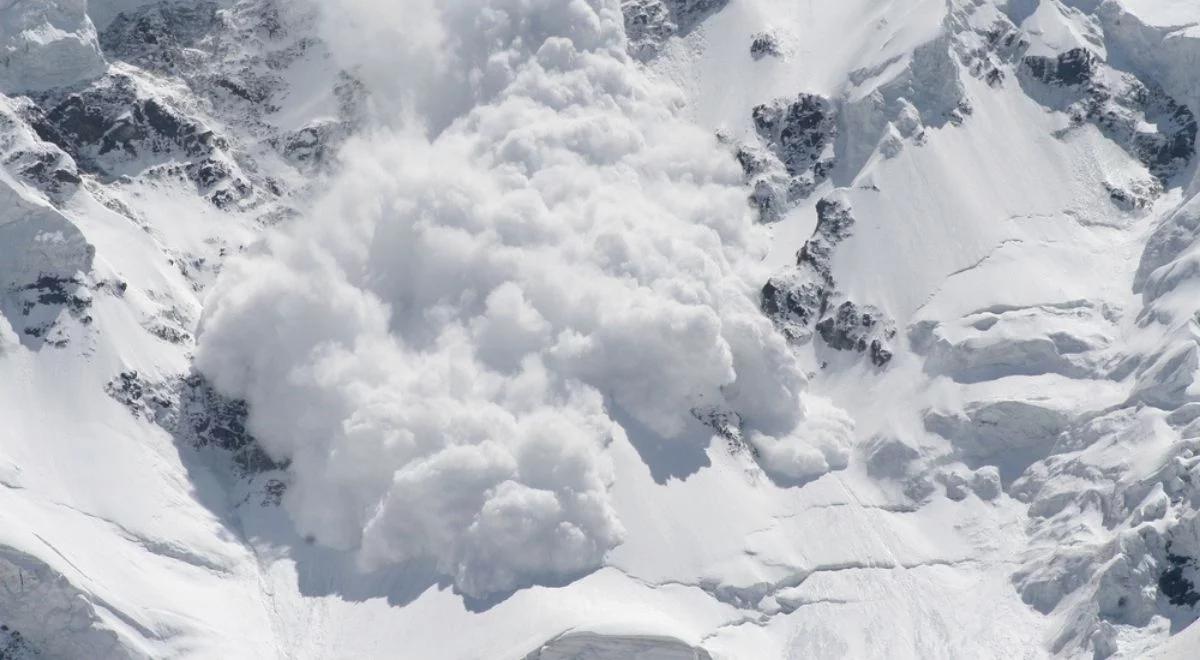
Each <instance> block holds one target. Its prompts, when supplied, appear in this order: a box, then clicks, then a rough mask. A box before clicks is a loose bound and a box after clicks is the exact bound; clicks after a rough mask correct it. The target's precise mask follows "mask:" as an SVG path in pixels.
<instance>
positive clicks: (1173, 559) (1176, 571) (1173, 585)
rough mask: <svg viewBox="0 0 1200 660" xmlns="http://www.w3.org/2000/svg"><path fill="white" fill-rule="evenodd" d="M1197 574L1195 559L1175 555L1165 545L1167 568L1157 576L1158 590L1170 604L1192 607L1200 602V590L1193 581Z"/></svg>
mask: <svg viewBox="0 0 1200 660" xmlns="http://www.w3.org/2000/svg"><path fill="white" fill-rule="evenodd" d="M1198 575H1200V574H1198V572H1197V569H1196V561H1195V560H1194V559H1192V558H1191V557H1186V556H1183V555H1176V554H1173V553H1172V552H1171V546H1170V545H1168V546H1167V568H1166V570H1164V571H1163V572H1162V573H1161V574H1160V575H1159V577H1158V590H1159V592H1161V593H1162V595H1163V596H1166V598H1167V602H1168V603H1170V604H1172V605H1179V606H1183V607H1194V606H1195V605H1196V604H1197V603H1200V592H1197V591H1196V584H1195V583H1194V582H1193V579H1195V578H1196V577H1197V576H1198Z"/></svg>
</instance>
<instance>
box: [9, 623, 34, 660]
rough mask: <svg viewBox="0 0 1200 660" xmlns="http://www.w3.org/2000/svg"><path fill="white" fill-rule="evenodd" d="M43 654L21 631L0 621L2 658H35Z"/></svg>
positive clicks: (30, 659) (19, 659)
mask: <svg viewBox="0 0 1200 660" xmlns="http://www.w3.org/2000/svg"><path fill="white" fill-rule="evenodd" d="M40 657H42V654H40V653H38V651H37V649H35V648H34V647H33V645H32V644H30V643H29V640H27V639H25V637H23V636H22V635H21V633H20V631H17V630H13V629H12V628H9V627H8V626H7V625H5V624H3V623H0V660H33V659H34V658H40Z"/></svg>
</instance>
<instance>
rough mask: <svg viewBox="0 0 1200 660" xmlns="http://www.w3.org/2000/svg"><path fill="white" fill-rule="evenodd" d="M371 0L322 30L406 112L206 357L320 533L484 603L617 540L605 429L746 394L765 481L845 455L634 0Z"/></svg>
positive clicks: (673, 425) (253, 289)
mask: <svg viewBox="0 0 1200 660" xmlns="http://www.w3.org/2000/svg"><path fill="white" fill-rule="evenodd" d="M379 4H382V3H362V2H360V1H358V0H344V1H342V2H338V3H332V5H333V6H331V7H330V8H329V14H330V15H331V16H333V20H331V22H330V34H331V40H332V42H333V43H334V45H335V47H336V49H337V50H338V52H340V53H341V54H342V56H343V57H344V58H346V59H347V61H348V62H350V63H352V64H354V65H355V66H356V67H357V70H358V71H359V72H360V73H361V75H363V76H364V77H365V79H366V80H367V82H368V84H369V85H370V86H371V87H372V88H373V89H377V90H383V91H382V92H381V93H380V94H379V103H380V107H379V108H378V110H379V111H380V116H383V117H386V116H389V115H390V117H392V118H395V117H405V118H407V120H406V121H394V120H393V121H390V122H387V123H390V124H391V125H390V126H384V125H383V124H384V123H385V122H382V121H381V122H380V126H379V127H378V128H377V129H376V130H374V131H372V132H371V134H370V135H368V136H367V137H364V138H362V139H360V140H359V141H357V142H355V143H353V144H351V145H350V146H349V147H348V148H347V150H346V152H345V153H344V161H345V163H346V165H345V168H344V171H343V172H342V173H341V174H340V176H339V177H338V178H337V179H336V181H335V182H334V183H333V185H332V186H331V188H330V190H329V191H328V193H327V194H326V196H325V197H324V199H323V200H322V201H321V202H320V203H319V204H318V205H317V207H316V208H314V209H313V210H312V212H311V214H310V215H309V216H308V217H307V218H306V219H305V220H303V221H301V222H298V223H296V224H294V225H292V226H290V227H288V228H286V229H285V230H283V231H282V232H279V233H276V234H274V235H272V236H270V237H269V238H268V239H267V240H266V241H265V244H264V245H263V246H262V247H261V249H259V250H257V251H256V252H255V254H253V255H251V256H248V257H246V258H243V259H241V260H238V261H235V262H234V263H232V264H231V265H230V266H229V267H228V268H227V270H226V272H225V273H224V275H223V276H222V278H221V279H220V281H219V282H218V284H217V286H216V288H215V290H214V291H213V293H212V296H211V299H210V303H209V306H208V309H207V312H206V316H205V318H204V321H203V327H202V335H201V340H200V347H199V350H198V352H197V356H196V363H197V365H198V367H199V368H200V369H201V370H202V371H204V372H205V373H206V374H208V375H209V376H210V378H212V379H213V381H214V382H215V384H216V385H217V386H218V387H219V388H220V389H222V390H223V391H225V392H227V393H229V394H231V395H235V396H240V397H244V398H246V399H247V400H248V401H249V403H250V406H251V418H250V425H251V429H252V430H253V431H254V433H255V434H256V435H257V436H258V437H259V438H260V439H261V441H262V443H263V445H264V447H265V449H266V450H267V451H268V452H269V453H271V454H272V455H273V456H274V457H276V458H280V459H283V458H286V459H290V460H291V468H290V469H291V470H292V471H293V485H292V487H291V488H290V489H289V491H288V494H287V497H286V500H285V504H286V506H287V508H288V510H289V512H290V514H291V516H292V517H293V518H294V520H295V522H296V524H297V526H298V527H299V529H300V531H301V532H303V533H305V534H311V535H313V536H314V537H315V538H316V539H317V540H318V541H319V542H322V543H325V544H328V545H331V546H335V547H339V548H344V549H349V550H355V551H357V552H358V553H359V557H360V558H361V561H362V562H363V564H364V565H365V566H367V567H373V566H381V565H386V564H388V563H392V562H404V561H407V560H413V559H423V560H433V561H436V563H437V565H438V568H439V570H440V571H442V572H443V573H444V574H445V575H447V576H449V577H450V578H452V579H453V581H454V583H455V584H456V586H457V587H458V589H459V590H461V591H462V592H463V593H466V594H469V595H473V596H483V595H486V594H490V593H496V592H502V591H505V590H509V589H512V588H516V587H519V586H522V585H525V584H530V583H536V582H539V581H544V580H561V579H563V578H566V577H570V576H572V575H575V574H579V573H580V572H583V571H587V570H591V569H593V568H595V567H596V566H598V565H599V564H600V563H601V561H602V559H603V556H604V554H605V552H606V551H608V550H609V549H610V548H612V547H614V546H615V545H616V544H618V543H620V541H621V539H622V534H623V532H622V527H621V523H620V521H619V520H618V517H617V515H616V513H615V512H614V510H613V507H612V505H611V503H610V500H609V497H608V487H609V485H610V484H611V482H612V480H613V478H614V477H613V473H612V468H611V465H610V462H609V459H608V458H607V454H606V447H607V446H608V445H609V443H611V442H613V441H614V439H617V440H621V439H622V438H623V436H624V433H625V430H624V429H623V428H622V427H621V426H620V425H619V424H618V422H616V421H615V419H632V420H635V421H636V422H637V424H638V426H639V427H640V428H643V429H645V430H643V431H641V432H649V433H653V434H657V435H658V436H660V437H661V438H663V439H671V438H677V437H679V436H681V435H682V433H683V431H684V429H685V427H686V426H687V425H688V424H694V423H695V422H694V418H693V412H692V411H693V410H696V409H706V410H707V409H716V410H720V411H729V412H736V413H737V414H738V415H739V416H740V418H741V419H742V421H743V426H744V429H745V431H746V434H747V435H746V437H747V438H748V439H750V441H751V442H753V443H754V444H755V445H756V446H758V447H759V448H760V449H761V450H762V451H761V452H760V454H761V456H762V457H763V459H762V460H763V461H764V462H765V463H766V465H765V467H767V468H768V469H769V470H770V471H772V472H774V473H777V474H782V475H787V476H789V477H798V478H806V477H811V476H816V475H818V474H821V473H823V472H825V471H827V470H828V469H830V468H831V467H839V466H840V465H842V464H844V461H845V449H844V447H843V445H844V442H845V437H846V435H847V433H848V428H847V423H846V422H845V421H844V420H841V419H840V418H838V417H837V412H836V411H834V412H833V413H832V419H834V421H833V422H827V423H822V424H817V425H816V428H817V430H818V432H816V433H813V434H807V433H806V431H805V429H806V421H805V420H804V412H803V406H802V404H801V401H800V397H801V390H802V389H803V387H804V384H805V379H804V376H803V374H802V372H801V370H800V368H799V365H798V364H797V363H796V362H795V359H794V358H793V357H792V355H791V353H790V351H789V349H788V348H787V346H786V345H785V343H784V341H783V339H782V338H781V337H780V336H779V335H778V334H777V333H776V332H775V330H774V329H773V327H772V326H771V324H770V322H769V321H768V320H766V319H765V318H764V317H763V316H762V315H761V314H760V313H759V310H758V306H757V293H756V292H757V288H758V287H757V285H756V284H755V282H756V281H757V280H756V277H757V275H753V276H752V271H753V270H754V269H755V268H756V264H757V261H758V259H759V257H760V256H761V251H762V249H763V240H764V238H765V236H764V235H763V234H762V233H761V229H759V228H758V227H756V226H755V225H754V224H753V223H752V221H751V219H750V217H751V216H750V213H749V210H748V208H747V204H746V201H745V200H746V191H745V189H744V188H743V187H742V185H741V182H740V173H739V171H738V170H737V167H736V164H735V163H734V162H733V159H732V158H730V157H729V155H728V154H727V153H726V152H724V151H723V150H722V149H721V147H720V146H719V145H718V144H717V143H716V141H715V140H714V138H713V137H712V136H711V135H709V134H708V133H706V132H704V131H702V130H700V129H698V128H695V127H693V126H691V125H690V124H688V123H687V122H686V121H684V120H683V119H681V118H680V116H679V113H678V108H677V107H676V106H677V102H676V97H674V96H671V95H669V94H667V93H664V92H662V91H661V90H660V88H659V86H658V85H656V84H654V83H652V82H651V81H649V80H648V79H647V78H646V77H645V75H644V74H643V73H641V72H640V71H639V70H638V69H637V68H636V66H635V65H634V64H632V63H631V62H630V61H629V60H628V58H627V57H626V55H625V53H624V50H625V44H624V35H623V32H622V20H621V16H620V10H619V7H618V3H617V2H616V1H615V0H469V1H468V0H464V1H462V2H454V3H431V2H424V1H415V2H406V3H400V5H401V7H403V8H411V9H412V12H411V15H408V16H407V17H406V13H407V12H404V11H397V12H395V13H396V14H398V15H397V16H394V17H391V16H388V15H387V14H386V13H382V14H378V15H372V14H370V13H369V10H374V9H376V7H377V6H378V5H379ZM410 6H411V7H410ZM364 12H368V13H364ZM406 20H408V21H409V22H407V23H406V22H405V21H406ZM389 21H390V22H389ZM368 24H369V25H370V26H371V27H370V29H369V31H368V32H367V33H366V34H368V37H369V38H366V39H360V40H354V39H351V38H349V37H348V36H347V35H348V34H351V33H353V30H354V29H355V28H357V27H362V26H365V25H368ZM406 25H407V26H411V27H402V26H406ZM363 29H367V28H365V27H364V28H363ZM410 29H411V30H416V31H417V34H416V35H415V36H413V38H412V39H407V38H406V37H407V35H408V33H407V30H410ZM385 37H386V38H385ZM414 44H417V45H419V44H429V45H430V50H428V51H425V52H422V51H421V50H420V49H419V48H417V47H416V46H415V45H414ZM435 45H436V47H433V46H435ZM392 48H394V49H395V50H394V52H393V51H392V50H390V49H392ZM389 72H391V75H395V76H397V79H399V80H400V81H401V82H402V83H403V84H399V85H394V86H392V87H390V88H389V87H388V85H390V84H393V83H395V82H396V80H395V79H391V78H389ZM397 72H399V73H397ZM435 83H437V84H435ZM808 421H810V422H811V421H813V420H808ZM678 441H679V442H690V440H682V439H680V440H678Z"/></svg>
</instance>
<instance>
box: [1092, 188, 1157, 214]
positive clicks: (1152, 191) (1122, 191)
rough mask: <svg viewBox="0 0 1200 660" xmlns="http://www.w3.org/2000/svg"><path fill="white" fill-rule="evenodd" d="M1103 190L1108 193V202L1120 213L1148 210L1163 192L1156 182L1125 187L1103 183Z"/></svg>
mask: <svg viewBox="0 0 1200 660" xmlns="http://www.w3.org/2000/svg"><path fill="white" fill-rule="evenodd" d="M1104 189H1105V190H1106V191H1107V192H1108V198H1109V200H1111V201H1112V203H1113V204H1114V205H1116V207H1117V208H1119V209H1121V210H1122V211H1141V210H1143V209H1146V208H1149V207H1150V206H1151V205H1152V204H1154V200H1156V199H1158V197H1159V195H1162V192H1163V188H1162V184H1161V183H1159V182H1158V181H1157V180H1151V181H1134V182H1131V183H1129V184H1128V185H1126V186H1117V185H1114V184H1112V183H1108V182H1105V184H1104Z"/></svg>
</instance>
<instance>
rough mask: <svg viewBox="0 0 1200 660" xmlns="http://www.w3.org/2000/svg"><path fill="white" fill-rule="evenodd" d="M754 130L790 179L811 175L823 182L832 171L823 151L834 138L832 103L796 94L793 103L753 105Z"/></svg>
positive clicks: (773, 102) (835, 131) (827, 157)
mask: <svg viewBox="0 0 1200 660" xmlns="http://www.w3.org/2000/svg"><path fill="white" fill-rule="evenodd" d="M752 119H753V120H754V130H755V131H756V132H757V133H758V136H759V137H760V138H762V140H763V142H764V143H765V144H766V145H767V147H768V148H769V149H771V151H772V152H774V154H775V155H776V156H777V157H778V158H779V160H780V161H781V162H782V163H783V165H784V167H785V168H786V169H787V173H788V174H790V175H792V176H793V177H799V176H804V175H811V176H812V178H813V181H814V185H815V183H819V182H820V181H824V180H825V179H826V178H827V177H828V176H829V170H830V169H831V168H832V165H833V163H832V158H831V157H830V156H829V155H828V154H826V148H827V147H829V146H830V145H832V144H833V140H834V139H835V138H836V137H837V113H836V112H835V110H834V107H833V103H831V102H830V101H829V100H828V99H826V98H824V97H821V96H818V95H816V94H799V95H798V96H797V97H796V99H795V100H793V101H788V100H786V99H776V100H775V101H772V102H771V103H764V104H761V105H758V106H755V108H754V110H753V113H752Z"/></svg>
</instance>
